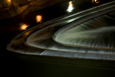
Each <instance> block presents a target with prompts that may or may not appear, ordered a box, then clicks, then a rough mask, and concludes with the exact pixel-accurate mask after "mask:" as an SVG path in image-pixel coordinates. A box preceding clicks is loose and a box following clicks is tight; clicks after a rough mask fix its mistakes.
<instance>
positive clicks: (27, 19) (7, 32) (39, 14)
mask: <svg viewBox="0 0 115 77" xmlns="http://www.w3.org/2000/svg"><path fill="white" fill-rule="evenodd" d="M74 1H75V2H73V6H74V9H73V12H71V13H74V12H79V11H81V10H84V9H86V8H90V7H93V6H96V5H99V4H101V3H103V2H101V1H99V2H98V1H96V3H95V2H93V3H92V1H91V0H85V1H81V3H80V2H77V1H76V0H74ZM68 2H69V1H67V2H64V3H61V4H58V5H54V6H52V7H48V8H45V9H42V10H39V11H34V12H31V13H28V14H26V15H25V14H24V13H23V14H22V15H19V16H17V17H14V18H11V19H5V20H1V22H0V24H1V33H2V34H4V35H3V36H2V40H5V42H4V41H3V43H5V44H6V43H8V42H10V40H11V39H12V38H13V37H15V36H16V35H18V34H19V33H21V32H23V31H24V30H26V28H28V29H29V28H31V27H33V26H36V25H38V24H41V23H44V22H46V21H48V20H50V19H53V18H55V17H58V16H60V15H65V14H66V15H67V14H70V13H68V12H67V8H68ZM98 3H99V4H98ZM84 5H85V7H84ZM78 6H79V7H78ZM41 18H42V19H41ZM40 19H41V20H40ZM22 26H23V27H22ZM4 38H5V39H4ZM6 40H8V41H6ZM24 57H25V56H23V58H24ZM14 61H16V60H14ZM16 62H18V61H16ZM19 62H21V63H25V62H23V61H19ZM21 63H19V64H21ZM21 65H23V64H21ZM33 65H34V64H33ZM41 65H42V64H41ZM25 66H26V64H25ZM27 66H29V65H27ZM27 66H26V68H27ZM27 69H28V68H27ZM26 73H27V72H26ZM42 73H43V72H42Z"/></svg>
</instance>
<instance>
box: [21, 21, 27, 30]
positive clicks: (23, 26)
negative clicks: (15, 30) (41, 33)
mask: <svg viewBox="0 0 115 77" xmlns="http://www.w3.org/2000/svg"><path fill="white" fill-rule="evenodd" d="M28 27H29V25H27V24H24V23H21V26H20V30H26V29H27V28H28Z"/></svg>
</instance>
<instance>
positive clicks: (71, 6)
mask: <svg viewBox="0 0 115 77" xmlns="http://www.w3.org/2000/svg"><path fill="white" fill-rule="evenodd" d="M73 9H74V7H73V3H72V1H69V6H68V9H67V11H68V12H72V10H73Z"/></svg>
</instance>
